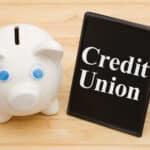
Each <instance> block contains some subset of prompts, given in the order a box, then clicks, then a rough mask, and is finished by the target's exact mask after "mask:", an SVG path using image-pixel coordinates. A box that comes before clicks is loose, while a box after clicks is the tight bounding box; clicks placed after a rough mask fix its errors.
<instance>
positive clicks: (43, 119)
mask: <svg viewBox="0 0 150 150" xmlns="http://www.w3.org/2000/svg"><path fill="white" fill-rule="evenodd" d="M86 11H94V12H97V13H101V14H105V15H110V16H113V17H118V18H122V19H126V20H129V21H134V22H138V23H142V24H146V25H150V0H0V26H3V25H8V24H12V23H32V24H35V25H37V26H39V27H41V28H44V29H45V30H46V31H47V32H49V33H50V34H51V35H52V36H53V37H54V38H55V39H56V40H58V41H59V42H60V43H61V44H62V45H63V47H64V57H63V60H62V63H63V80H62V83H61V87H60V90H59V94H58V97H59V99H60V111H59V113H58V114H57V115H55V116H44V115H42V114H37V115H33V116H28V117H14V118H13V119H12V120H10V121H9V122H8V123H5V124H0V150H5V149H6V150H21V149H23V150H25V149H31V150H33V149H36V150H44V149H46V150H49V149H53V150H60V149H64V150H70V149H72V150H82V149H83V150H150V109H149V110H148V114H147V118H146V122H145V127H144V133H143V137H141V138H137V137H134V136H131V135H128V134H125V133H121V132H119V131H115V130H112V129H109V128H106V127H103V126H100V125H96V124H93V123H90V122H87V121H83V120H80V119H77V118H74V117H70V116H67V115H66V107H67V103H68V96H69V92H70V86H71V82H72V76H73V70H74V65H75V58H76V55H77V48H78V42H79V37H80V32H81V25H82V19H83V15H84V13H85V12H86ZM20 61H21V60H20Z"/></svg>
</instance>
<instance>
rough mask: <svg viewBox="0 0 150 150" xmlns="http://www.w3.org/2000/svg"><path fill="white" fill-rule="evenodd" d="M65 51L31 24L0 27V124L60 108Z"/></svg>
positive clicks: (53, 112) (52, 112) (51, 113)
mask: <svg viewBox="0 0 150 150" xmlns="http://www.w3.org/2000/svg"><path fill="white" fill-rule="evenodd" d="M62 55H63V50H62V47H61V45H60V44H59V43H58V42H56V41H55V40H54V39H53V38H52V37H51V36H50V35H49V34H48V33H47V32H45V31H43V30H41V29H40V28H38V27H36V26H34V25H30V24H15V25H10V26H6V27H2V28H0V122H1V123H2V122H6V121H7V120H9V119H10V118H11V117H12V116H25V115H31V114H35V113H38V112H42V113H43V114H46V115H53V114H55V113H56V112H57V111H58V109H59V103H58V100H57V91H58V88H59V84H60V80H61V76H62V73H61V58H62Z"/></svg>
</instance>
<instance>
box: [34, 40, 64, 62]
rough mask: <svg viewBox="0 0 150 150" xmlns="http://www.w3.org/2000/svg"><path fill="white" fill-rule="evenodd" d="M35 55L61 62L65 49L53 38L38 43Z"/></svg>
mask: <svg viewBox="0 0 150 150" xmlns="http://www.w3.org/2000/svg"><path fill="white" fill-rule="evenodd" d="M35 55H36V56H41V57H45V58H48V59H51V60H52V61H53V62H55V63H59V62H60V61H61V58H62V55H63V49H62V46H61V45H60V44H59V43H58V42H56V41H54V40H52V39H51V40H50V41H48V42H45V43H42V44H40V45H38V46H37V47H36V48H35Z"/></svg>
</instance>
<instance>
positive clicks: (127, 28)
mask: <svg viewBox="0 0 150 150" xmlns="http://www.w3.org/2000/svg"><path fill="white" fill-rule="evenodd" d="M149 75H150V27H148V26H144V25H140V24H137V23H131V22H128V21H124V20H120V19H116V18H112V17H108V16H104V15H99V14H95V13H91V12H87V13H86V14H85V17H84V21H83V27H82V33H81V39H80V43H79V50H78V55H77V60H76V66H75V71H74V76H73V81H72V87H71V92H70V98H69V104H68V110H67V112H68V114H69V115H73V116H76V117H79V118H82V119H85V120H89V121H92V122H95V123H99V124H102V125H105V126H107V127H111V128H114V129H118V130H120V131H124V132H127V133H129V134H132V135H136V136H141V135H142V130H143V125H144V121H145V115H146V111H147V107H148V98H149V95H150V92H149V87H150V80H149V78H150V76H149Z"/></svg>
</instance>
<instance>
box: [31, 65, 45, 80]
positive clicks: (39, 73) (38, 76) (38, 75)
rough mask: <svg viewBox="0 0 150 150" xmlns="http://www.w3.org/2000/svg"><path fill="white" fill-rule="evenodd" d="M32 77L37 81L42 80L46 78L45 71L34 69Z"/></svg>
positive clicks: (38, 68)
mask: <svg viewBox="0 0 150 150" xmlns="http://www.w3.org/2000/svg"><path fill="white" fill-rule="evenodd" d="M32 76H33V77H34V79H37V80H39V79H42V78H43V76H44V72H43V69H42V68H40V67H37V68H34V69H33V71H32Z"/></svg>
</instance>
